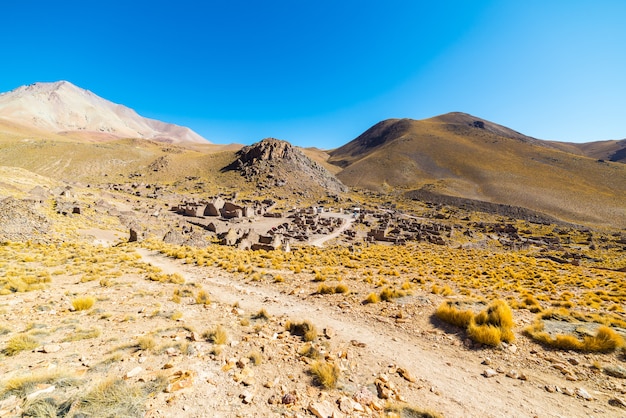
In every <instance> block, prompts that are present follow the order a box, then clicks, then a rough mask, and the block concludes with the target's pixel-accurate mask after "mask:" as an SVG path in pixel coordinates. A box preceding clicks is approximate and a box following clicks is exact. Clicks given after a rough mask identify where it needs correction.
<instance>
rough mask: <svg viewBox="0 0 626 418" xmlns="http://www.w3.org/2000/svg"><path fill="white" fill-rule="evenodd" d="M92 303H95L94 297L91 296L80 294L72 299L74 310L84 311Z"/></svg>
mask: <svg viewBox="0 0 626 418" xmlns="http://www.w3.org/2000/svg"><path fill="white" fill-rule="evenodd" d="M94 303H96V298H94V297H93V296H81V297H78V298H75V299H72V306H73V307H74V310H75V311H86V310H87V309H91V308H92V307H93V305H94Z"/></svg>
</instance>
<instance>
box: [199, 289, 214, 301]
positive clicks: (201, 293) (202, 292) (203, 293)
mask: <svg viewBox="0 0 626 418" xmlns="http://www.w3.org/2000/svg"><path fill="white" fill-rule="evenodd" d="M196 303H197V304H198V305H210V304H211V298H210V297H209V294H208V293H207V292H206V291H205V290H204V289H203V290H200V291H199V292H198V294H197V295H196Z"/></svg>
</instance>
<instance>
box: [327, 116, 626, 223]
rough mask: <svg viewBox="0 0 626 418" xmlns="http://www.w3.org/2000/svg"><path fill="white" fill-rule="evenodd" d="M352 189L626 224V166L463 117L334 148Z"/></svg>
mask: <svg viewBox="0 0 626 418" xmlns="http://www.w3.org/2000/svg"><path fill="white" fill-rule="evenodd" d="M330 155H331V156H330V158H329V160H328V161H329V162H330V163H333V164H335V165H338V166H340V167H342V168H343V170H342V171H341V172H339V173H338V174H337V177H338V178H339V179H340V180H341V181H342V182H343V183H344V184H346V185H349V186H354V187H363V188H368V189H374V190H379V191H385V190H393V189H397V188H400V189H405V190H407V191H410V190H419V189H423V190H428V191H430V192H434V193H439V194H444V195H450V196H456V197H462V198H470V199H476V200H484V201H488V202H493V203H500V204H508V205H515V206H520V207H526V208H529V209H533V210H536V211H540V212H543V213H547V214H550V215H553V216H555V217H557V218H560V219H563V220H567V221H573V222H592V223H596V224H613V225H621V226H624V225H626V213H625V211H624V207H626V197H625V196H626V166H625V165H623V164H615V163H610V162H599V161H597V159H592V158H588V157H585V156H581V155H576V154H572V153H571V152H565V151H562V150H559V149H556V148H555V146H554V145H553V144H552V143H549V142H547V141H541V140H538V139H535V138H531V137H527V136H524V135H522V134H520V133H518V132H515V131H513V130H511V129H508V128H505V127H503V126H500V125H496V124H494V123H491V122H488V121H485V120H483V119H480V118H476V117H473V116H471V115H467V114H462V113H451V114H447V115H443V116H439V117H435V118H431V119H426V120H420V121H416V120H410V119H401V120H398V119H391V120H386V121H383V122H380V123H379V124H377V125H375V126H373V127H372V128H370V129H369V130H367V131H366V132H364V133H363V134H362V135H360V136H359V137H358V138H356V139H355V140H353V141H351V142H350V143H348V144H346V145H344V146H342V147H340V148H338V149H336V150H334V151H332V152H331V153H330Z"/></svg>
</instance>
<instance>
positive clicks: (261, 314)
mask: <svg viewBox="0 0 626 418" xmlns="http://www.w3.org/2000/svg"><path fill="white" fill-rule="evenodd" d="M252 319H263V320H267V319H270V314H268V313H267V311H266V310H265V308H261V310H260V311H259V312H257V313H256V314H254V315H253V316H252Z"/></svg>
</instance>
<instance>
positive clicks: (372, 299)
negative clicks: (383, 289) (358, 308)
mask: <svg viewBox="0 0 626 418" xmlns="http://www.w3.org/2000/svg"><path fill="white" fill-rule="evenodd" d="M378 302H380V297H379V296H378V295H377V294H376V293H374V292H372V293H370V294H369V295H367V297H366V298H365V300H364V301H363V303H364V304H370V303H378Z"/></svg>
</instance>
